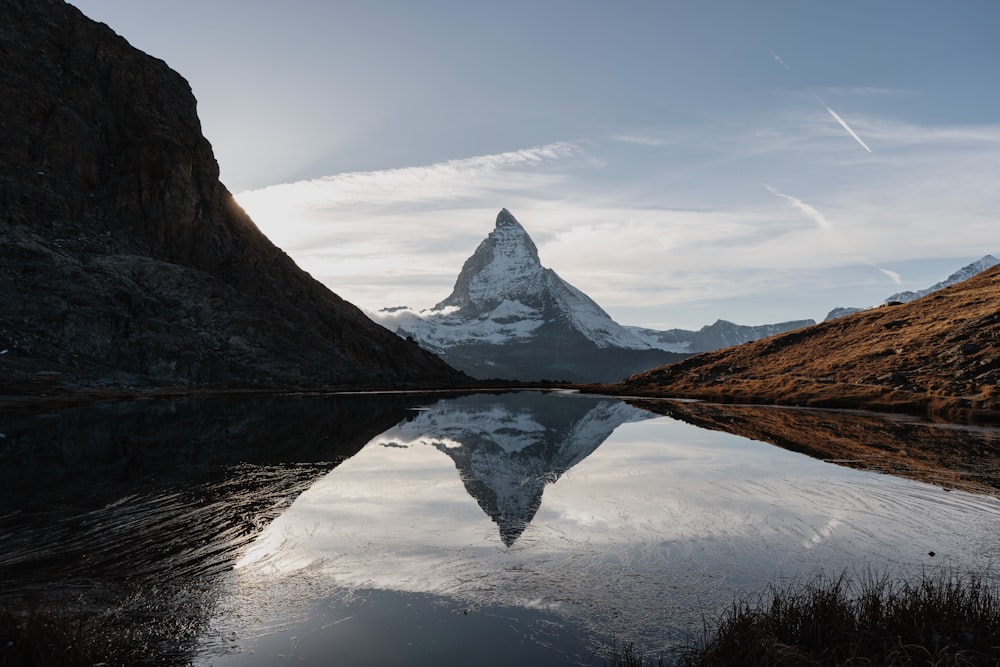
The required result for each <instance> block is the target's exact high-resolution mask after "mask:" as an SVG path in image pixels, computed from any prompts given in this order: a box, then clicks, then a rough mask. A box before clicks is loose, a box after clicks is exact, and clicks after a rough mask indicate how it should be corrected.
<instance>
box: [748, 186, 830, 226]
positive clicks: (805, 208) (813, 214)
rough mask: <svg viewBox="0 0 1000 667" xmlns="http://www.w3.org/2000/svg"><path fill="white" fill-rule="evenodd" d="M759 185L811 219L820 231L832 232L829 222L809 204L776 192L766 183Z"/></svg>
mask: <svg viewBox="0 0 1000 667" xmlns="http://www.w3.org/2000/svg"><path fill="white" fill-rule="evenodd" d="M761 185H763V186H764V189H765V190H767V191H768V192H770V193H771V194H772V195H774V196H775V197H781V198H782V199H784V200H785V201H787V202H788V203H789V204H791V205H792V207H793V208H797V209H798V210H800V211H802V212H803V213H805V214H806V215H808V216H809V217H810V218H812V221H813V222H815V223H816V224H817V225H818V226H819V228H820V229H825V230H827V231H831V230H833V225H832V224H831V223H830V221H829V220H827V219H826V216H825V215H823V213H822V212H820V211H819V210H818V209H816V208H815V207H814V206H810V205H809V204H807V203H805V202H804V201H802V200H801V199H799V198H798V197H793V196H792V195H786V194H785V193H784V192H778V191H777V190H775V189H774V188H772V187H771V186H770V185H768V184H767V183H762V184H761Z"/></svg>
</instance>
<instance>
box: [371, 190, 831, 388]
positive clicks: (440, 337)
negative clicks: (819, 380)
mask: <svg viewBox="0 0 1000 667" xmlns="http://www.w3.org/2000/svg"><path fill="white" fill-rule="evenodd" d="M373 317H374V319H376V321H378V322H381V323H383V324H384V325H385V326H387V327H388V328H390V329H392V330H393V331H395V332H396V333H397V334H399V335H400V336H402V337H404V338H411V339H413V340H414V341H416V342H418V343H419V344H420V345H421V346H423V347H425V348H427V349H428V350H431V351H433V352H434V353H436V354H439V355H440V356H441V357H442V358H443V359H444V360H445V361H447V362H448V363H450V364H452V365H453V366H455V367H456V368H459V369H461V370H463V371H465V372H467V373H469V374H470V375H473V376H475V377H481V378H491V377H498V378H505V379H518V380H539V379H550V380H568V381H577V382H611V381H617V380H621V379H623V378H624V377H626V376H627V375H629V374H630V373H634V372H637V371H641V370H645V369H648V368H651V367H653V366H656V365H659V364H662V363H667V362H670V361H675V360H678V359H681V358H683V357H684V356H685V355H687V354H691V353H693V352H698V351H702V350H705V349H717V348H718V347H722V346H725V345H735V344H738V343H743V342H746V341H747V340H755V339H757V338H760V337H762V336H767V335H771V334H773V333H776V332H780V331H787V330H789V329H791V328H798V327H800V326H804V325H806V324H811V323H813V322H812V321H811V320H809V321H801V322H786V323H782V324H776V325H765V326H761V327H748V326H741V325H737V324H732V323H730V322H724V321H722V320H720V321H719V322H716V323H715V324H713V325H710V326H707V327H704V328H702V330H701V331H697V332H695V331H685V330H681V329H674V330H670V331H654V330H651V329H644V328H641V327H626V326H622V325H620V324H619V323H618V322H616V321H614V319H612V318H611V316H610V315H608V313H607V312H605V311H604V310H603V309H602V308H601V307H600V306H599V305H597V303H595V302H594V300H593V299H591V298H590V297H588V296H587V295H586V294H584V293H583V292H582V291H580V290H579V289H577V288H576V287H574V286H573V285H570V284H569V283H567V282H566V281H565V280H563V279H562V278H560V277H559V275H558V274H557V273H556V272H555V271H553V270H552V269H549V268H545V267H544V266H542V264H541V261H540V259H539V256H538V249H537V248H536V247H535V244H534V242H533V241H532V240H531V237H530V236H529V235H528V233H527V231H526V230H525V229H524V227H522V226H521V224H520V223H519V222H518V221H517V220H516V219H515V218H514V216H513V215H512V214H511V213H510V211H508V210H507V209H502V210H501V211H500V213H499V214H498V215H497V219H496V225H495V228H494V229H493V231H492V232H490V234H489V235H488V236H487V237H486V238H485V239H484V240H483V241H482V243H480V244H479V246H478V247H477V248H476V250H475V252H474V253H473V254H472V256H470V257H469V259H468V260H466V262H465V264H464V265H463V267H462V270H461V272H460V273H459V276H458V279H457V280H456V281H455V287H454V289H453V290H452V293H451V294H450V295H449V296H448V297H447V298H445V299H444V300H442V301H440V302H439V303H438V304H436V305H435V306H434V308H432V309H430V310H427V311H420V312H416V311H413V310H411V309H409V308H406V307H397V308H386V309H383V310H381V311H379V312H378V313H375V314H374V315H373Z"/></svg>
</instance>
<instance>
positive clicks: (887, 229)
mask: <svg viewBox="0 0 1000 667" xmlns="http://www.w3.org/2000/svg"><path fill="white" fill-rule="evenodd" d="M73 4H75V5H76V6H77V7H79V8H80V9H81V10H82V11H83V12H84V13H85V14H87V15H88V16H90V17H91V18H93V19H95V20H98V21H102V22H104V23H107V24H108V25H109V26H111V27H112V28H113V29H114V30H115V31H116V32H118V33H119V34H121V35H122V36H124V37H125V38H126V39H128V40H129V41H130V42H131V43H132V44H133V45H134V46H136V47H138V48H140V49H142V50H143V51H146V52H147V53H149V54H151V55H154V56H156V57H158V58H161V59H162V60H164V61H165V62H166V63H167V64H168V65H170V66H171V67H172V68H173V69H175V70H177V71H178V72H180V73H181V74H182V75H183V76H184V77H185V78H186V79H187V80H188V81H189V82H190V84H191V86H192V90H193V91H194V94H195V96H196V98H197V100H198V110H199V116H200V118H201V121H202V129H203V132H204V134H205V136H206V137H207V138H208V139H209V141H210V142H211V143H212V145H213V148H214V150H215V155H216V158H217V159H218V161H219V165H220V170H221V175H222V181H223V183H224V184H225V185H226V186H227V187H228V188H229V189H230V190H231V191H232V192H233V193H234V195H235V196H236V199H237V201H239V202H240V203H241V204H242V205H243V206H244V207H245V208H246V209H247V211H248V212H249V213H250V215H251V217H252V218H253V219H254V221H255V222H256V224H257V225H258V226H259V227H260V228H261V230H262V231H263V232H264V233H265V234H266V235H267V236H268V237H269V238H270V239H271V240H272V241H274V242H275V243H276V244H277V245H278V246H279V247H281V248H282V249H283V250H285V251H286V252H287V253H288V254H289V255H290V256H291V257H292V258H293V259H294V260H295V261H296V262H297V263H298V264H299V266H301V267H302V268H304V269H305V270H307V271H309V272H310V273H311V274H312V275H313V276H314V277H315V278H317V279H318V280H320V281H321V282H323V283H324V284H326V285H327V286H329V287H330V288H331V289H332V290H333V291H335V292H336V293H338V294H339V295H340V296H342V297H344V298H346V299H348V300H349V301H351V302H353V303H355V304H356V305H358V306H360V307H361V308H363V309H366V310H371V311H374V310H377V309H378V308H382V307H387V306H400V305H406V306H410V307H412V308H416V309H421V308H430V307H431V306H432V305H433V304H435V303H437V302H439V301H441V300H442V299H444V298H445V297H446V296H448V294H449V293H450V291H451V289H452V287H453V285H454V282H455V279H456V277H457V276H458V273H459V271H460V270H461V267H462V263H463V262H464V260H465V259H466V258H467V257H469V256H470V255H471V254H472V253H473V252H474V250H475V248H476V246H477V245H478V244H479V243H480V241H482V239H483V238H485V237H486V235H487V234H488V233H489V232H490V231H492V229H493V225H494V221H495V218H496V215H497V213H498V212H499V211H500V209H501V208H507V209H509V210H510V211H511V212H512V213H513V214H514V215H515V217H517V219H518V220H519V221H520V222H521V224H522V225H523V226H524V227H525V229H526V230H527V231H528V233H529V234H530V235H531V237H532V238H533V239H534V241H535V243H536V245H537V246H538V251H539V256H540V258H541V261H542V263H543V264H544V265H545V266H547V267H549V268H552V269H554V270H555V271H556V272H557V273H558V274H559V275H560V276H561V277H562V278H563V279H565V280H567V281H568V282H570V283H571V284H573V285H575V286H576V287H578V288H580V289H581V290H583V291H584V292H586V293H587V294H588V295H589V296H591V297H592V298H593V299H594V300H595V301H597V303H599V304H600V305H601V306H602V307H603V308H604V309H605V310H606V311H608V313H609V314H610V315H611V316H612V317H614V318H615V319H616V320H617V321H618V322H620V323H622V324H626V325H640V326H649V327H654V328H663V329H666V328H674V327H679V328H688V329H697V328H700V327H701V326H703V325H706V324H710V323H711V322H714V321H715V320H717V319H726V320H730V321H734V322H737V323H740V324H764V323H771V322H780V321H786V320H796V319H805V318H812V319H816V320H821V319H823V318H824V317H825V316H826V313H827V312H828V311H829V310H831V309H832V308H834V307H837V306H871V305H875V304H877V303H879V302H881V301H882V300H883V299H885V298H886V297H888V296H889V295H891V294H893V293H895V292H898V291H901V290H904V289H922V288H925V287H928V286H930V285H932V284H934V283H936V282H938V281H939V280H942V279H943V278H945V277H946V276H948V275H949V274H950V273H952V272H953V271H955V270H957V269H959V268H960V267H962V266H964V265H965V264H968V263H969V262H971V261H974V260H975V259H978V258H980V257H982V256H983V255H986V254H997V253H1000V242H998V241H1000V239H998V233H997V229H998V227H997V222H998V218H1000V213H998V212H1000V86H997V85H996V81H997V71H998V69H1000V40H997V39H996V34H995V28H996V26H997V25H1000V3H997V2H995V0H958V1H956V2H949V3H944V2H930V1H929V0H880V1H879V2H871V1H870V0H865V1H857V0H845V1H842V2H829V1H827V0H824V1H822V2H821V1H818V0H757V1H755V2H744V1H742V0H730V1H727V2H722V1H720V0H658V1H655V2H654V1H642V0H635V1H632V2H619V3H612V2H608V1H606V0H605V1H598V0H573V1H570V0H545V1H543V0H533V1H531V2H528V1H521V0H510V1H508V2H505V3H502V4H501V3H488V2H484V1H479V0H464V1H459V0H454V1H452V0H425V1H423V2H419V3H418V2H409V1H402V0H400V1H396V0H393V1H390V0H385V1H380V0H367V1H364V2H361V1H358V2H353V1H348V0H341V1H337V2H326V1H323V2H320V1H319V0H287V1H285V2H280V3H279V2H273V1H272V2H262V1H258V0H198V2H194V1H191V0H171V1H170V2H166V1H165V0H78V1H77V2H74V3H73Z"/></svg>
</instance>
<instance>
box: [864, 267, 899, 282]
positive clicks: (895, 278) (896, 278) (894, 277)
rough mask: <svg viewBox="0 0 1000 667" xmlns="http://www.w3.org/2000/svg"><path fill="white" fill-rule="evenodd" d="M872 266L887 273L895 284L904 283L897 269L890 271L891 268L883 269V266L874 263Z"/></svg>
mask: <svg viewBox="0 0 1000 667" xmlns="http://www.w3.org/2000/svg"><path fill="white" fill-rule="evenodd" d="M872 266H874V267H875V268H876V269H878V270H879V271H881V272H882V273H884V274H885V275H887V276H889V280H891V281H892V282H893V284H894V285H902V284H903V278H902V277H901V276H900V275H899V274H898V273H896V272H895V271H890V270H889V269H883V268H881V267H879V266H875V265H874V264H872Z"/></svg>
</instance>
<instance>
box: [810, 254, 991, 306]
mask: <svg viewBox="0 0 1000 667" xmlns="http://www.w3.org/2000/svg"><path fill="white" fill-rule="evenodd" d="M997 264H1000V259H997V258H996V257H994V256H993V255H986V256H984V257H982V258H981V259H978V260H976V261H975V262H972V263H971V264H967V265H966V266H963V267H962V268H961V269H959V270H958V271H956V272H955V273H953V274H951V275H950V276H948V277H947V278H945V279H944V280H942V281H941V282H939V283H935V284H934V285H931V286H930V287H928V288H926V289H922V290H918V291H916V292H912V291H906V292H896V293H895V294H893V295H892V296H889V297H887V298H886V299H885V300H884V301H883V302H882V303H893V302H899V303H909V302H910V301H915V300H916V299H919V298H920V297H922V296H927V295H928V294H930V293H931V292H936V291H938V290H940V289H944V288H945V287H951V286H952V285H954V284H956V283H960V282H962V281H963V280H968V279H969V278H971V277H972V276H974V275H976V274H978V273H982V272H983V271H985V270H986V269H989V268H992V267H994V266H996V265H997ZM859 310H863V309H862V308H851V307H841V308H834V309H833V310H831V311H830V312H829V313H828V314H827V316H826V319H828V320H832V319H835V318H837V317H843V316H844V315H850V314H851V313H856V312H858V311H859Z"/></svg>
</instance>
